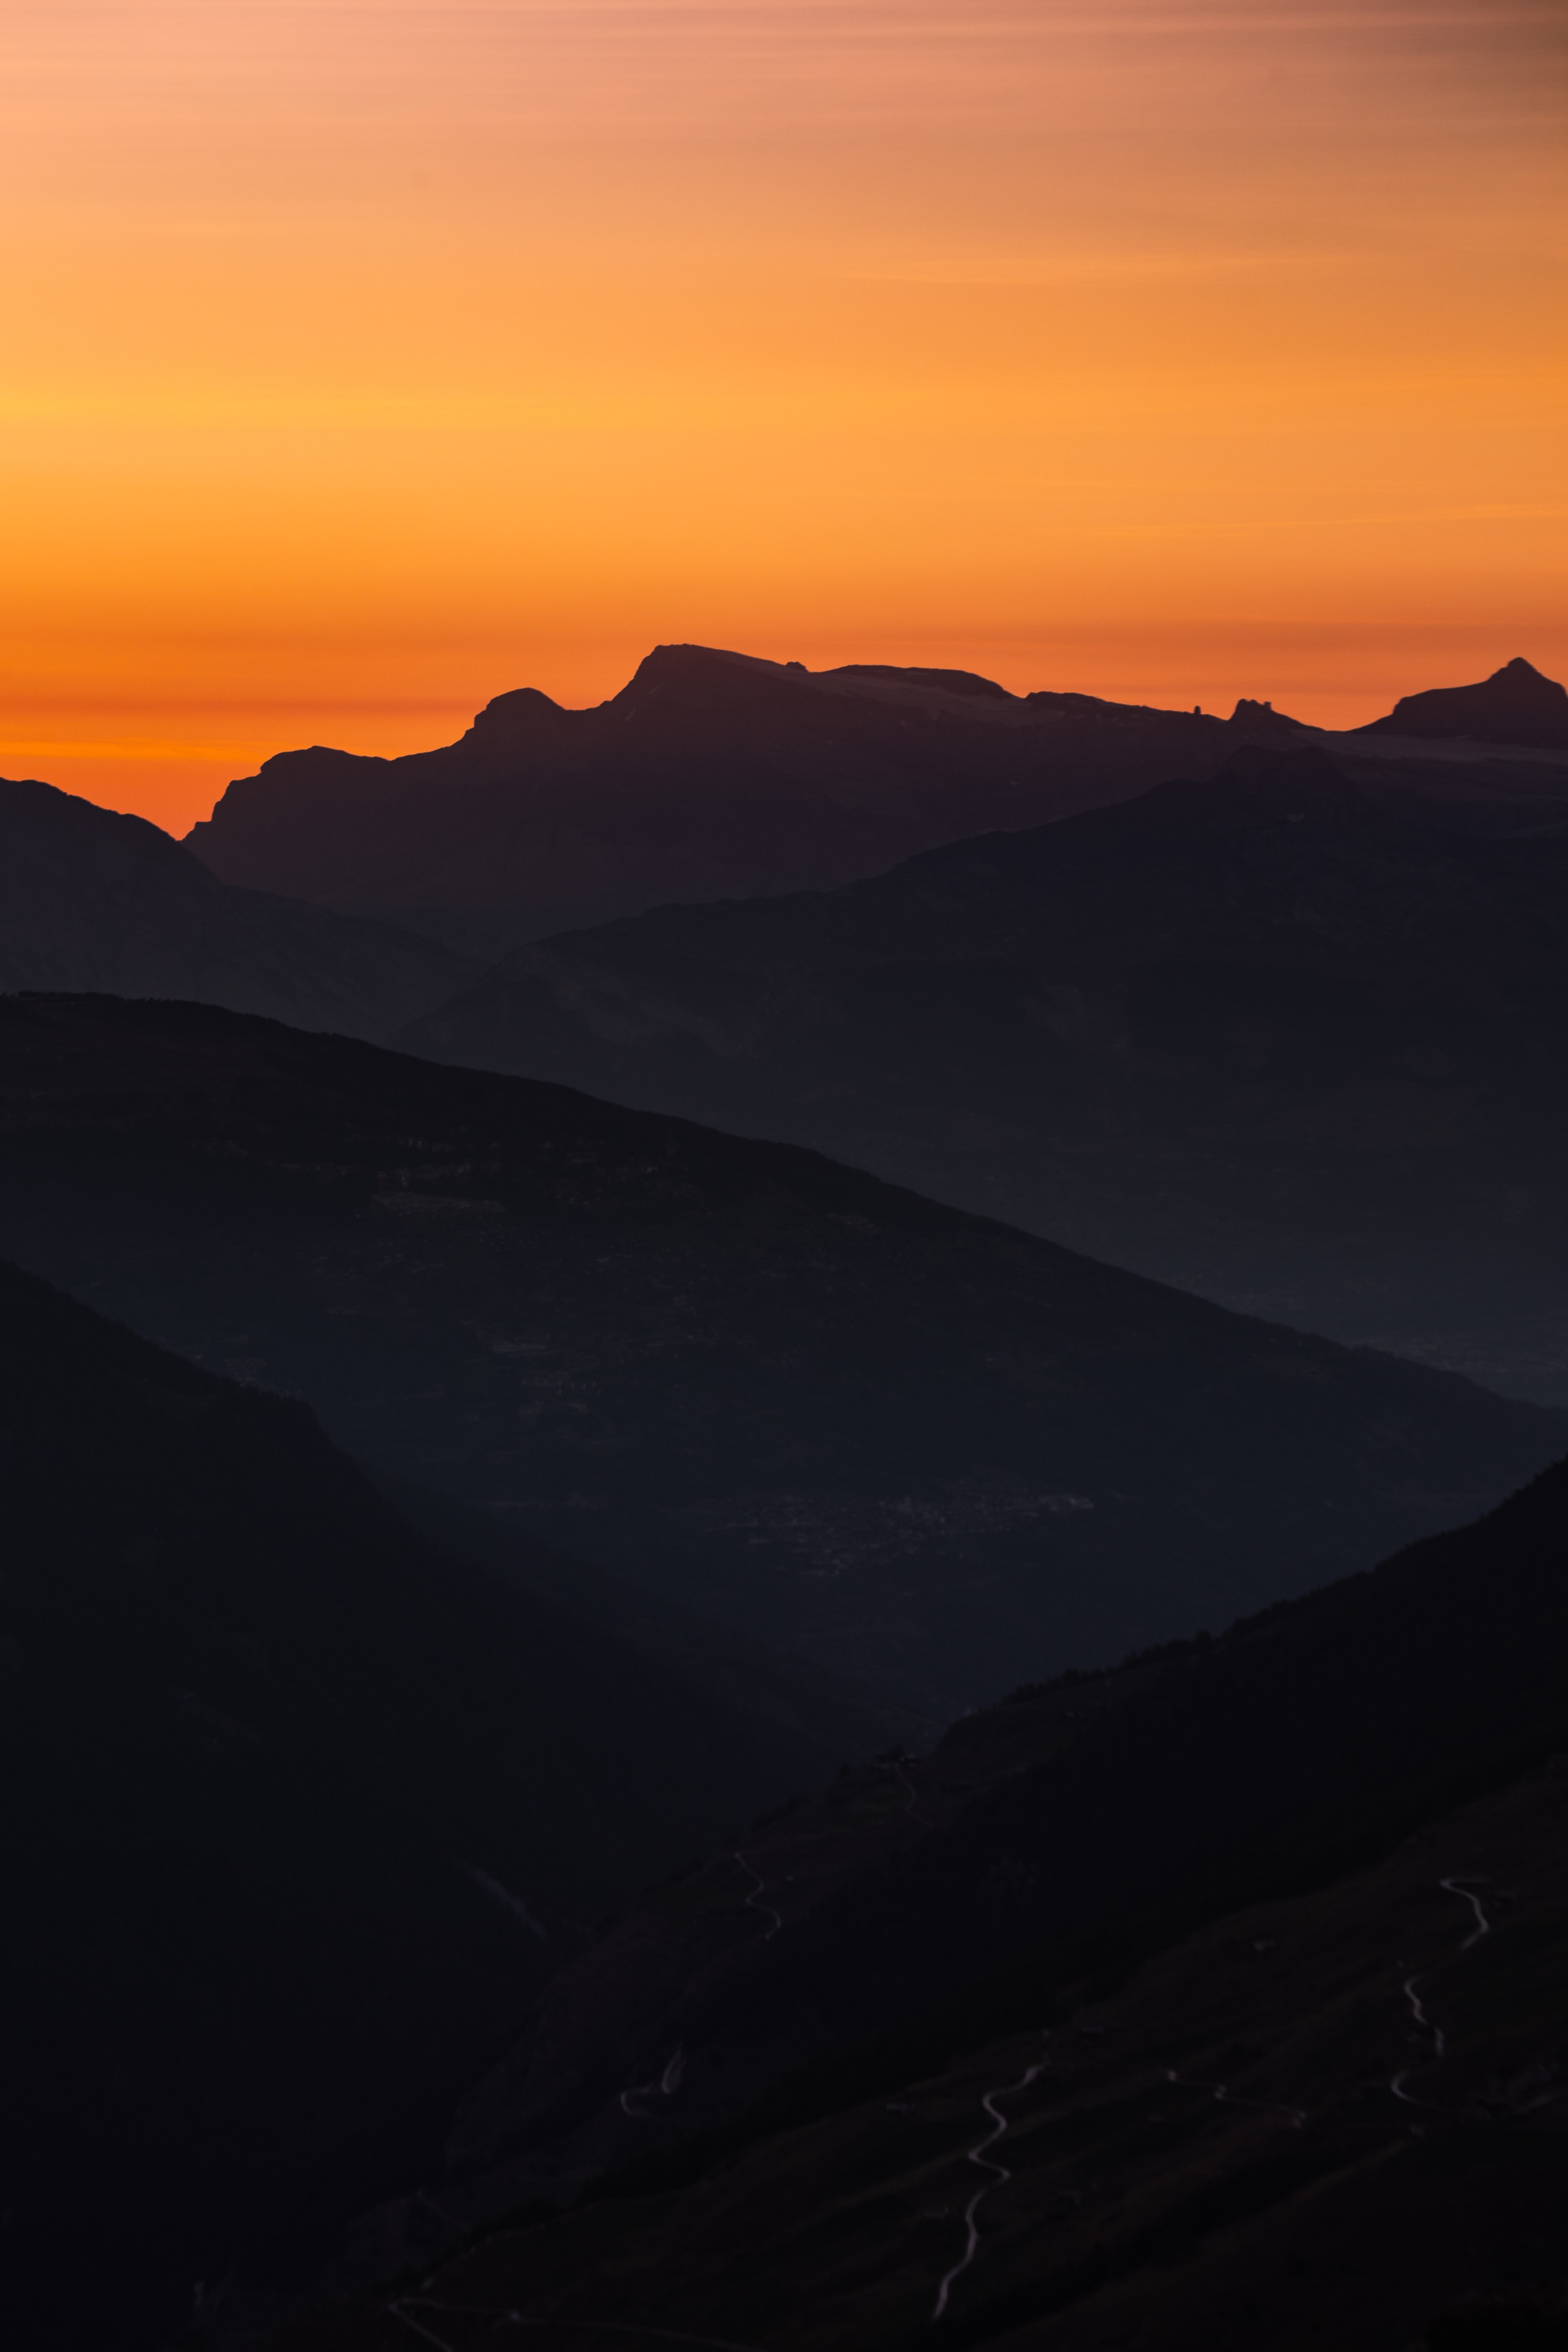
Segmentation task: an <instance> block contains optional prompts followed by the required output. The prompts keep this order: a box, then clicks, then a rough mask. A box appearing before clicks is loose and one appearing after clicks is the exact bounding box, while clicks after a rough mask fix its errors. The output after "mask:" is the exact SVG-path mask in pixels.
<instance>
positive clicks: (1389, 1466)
mask: <svg viewBox="0 0 1568 2352" xmlns="http://www.w3.org/2000/svg"><path fill="white" fill-rule="evenodd" d="M0 1234H4V1236H5V1247H6V1248H7V1249H8V1250H9V1251H10V1252H11V1254H12V1255H13V1256H14V1257H15V1258H16V1260H18V1261H19V1262H20V1263H21V1264H23V1265H26V1266H27V1267H29V1268H30V1269H31V1270H32V1271H34V1272H36V1273H37V1274H40V1275H42V1276H46V1277H47V1279H49V1280H51V1281H54V1282H58V1284H59V1285H60V1286H62V1287H64V1288H66V1289H68V1291H70V1292H71V1293H72V1294H73V1295H74V1296H76V1297H80V1298H82V1299H84V1300H86V1301H87V1302H88V1303H89V1304H90V1305H92V1306H94V1307H98V1308H99V1309H100V1311H103V1312H105V1313H109V1314H111V1315H114V1316H116V1317H118V1318H122V1319H124V1320H125V1321H127V1322H129V1323H130V1324H131V1325H132V1327H133V1328H136V1329H137V1330H139V1331H141V1332H142V1333H143V1334H144V1335H145V1336H147V1337H149V1338H152V1339H156V1340H157V1341H158V1342H159V1343H160V1344H162V1345H164V1346H168V1347H172V1348H174V1349H176V1350H177V1351H179V1352H180V1353H181V1354H183V1355H185V1356H187V1357H189V1358H192V1359H195V1360H198V1361H201V1362H204V1363H205V1364H206V1365H208V1366H209V1367H211V1368H212V1369H214V1370H223V1371H226V1372H227V1373H229V1374H230V1375H232V1376H237V1377H240V1378H243V1379H247V1380H252V1381H258V1382H259V1383H261V1384H262V1385H264V1386H266V1387H268V1388H272V1389H277V1390H281V1391H285V1392H290V1393H296V1394H300V1395H302V1396H303V1397H305V1398H306V1399H307V1400H308V1401H309V1402H310V1405H311V1406H312V1408H313V1409H314V1410H315V1411H316V1412H317V1413H318V1414H319V1416H320V1418H321V1422H322V1423H323V1425H324V1427H325V1428H326V1430H327V1431H328V1433H329V1434H330V1435H331V1437H332V1438H333V1439H334V1440H335V1441H336V1442H337V1443H339V1444H342V1445H344V1446H345V1447H346V1448H347V1449H348V1450H349V1451H350V1452H351V1453H353V1454H354V1455H356V1456H357V1457H358V1458H360V1459H361V1460H363V1461H365V1462H367V1463H369V1464H371V1465H378V1466H379V1467H380V1468H381V1469H382V1470H383V1471H384V1472H387V1473H393V1474H395V1475H402V1476H405V1477H409V1478H413V1479H415V1480H416V1481H417V1482H418V1483H420V1484H421V1485H424V1486H429V1487H432V1488H434V1489H436V1490H437V1491H439V1492H443V1493H446V1494H448V1495H452V1496H458V1497H459V1498H460V1499H462V1500H465V1501H468V1502H469V1503H474V1504H478V1505H480V1506H483V1507H486V1508H487V1509H489V1511H490V1512H491V1513H493V1514H496V1515H498V1516H499V1517H500V1518H501V1519H502V1520H503V1522H504V1523H505V1524H507V1525H509V1526H510V1527H512V1528H517V1529H520V1530H522V1531H524V1532H526V1533H528V1534H531V1535H532V1536H534V1537H536V1538H539V1539H541V1540H543V1541H546V1542H549V1543H552V1544H554V1545H555V1546H557V1547H558V1548H559V1549H563V1550H564V1551H566V1552H567V1553H569V1554H571V1555H573V1556H574V1557H586V1558H587V1559H590V1560H593V1561H596V1562H598V1563H599V1564H600V1565H601V1566H602V1567H605V1568H607V1569H610V1570H616V1571H617V1572H621V1573H624V1574H626V1575H629V1576H631V1577H633V1578H634V1579H636V1580H640V1581H643V1582H645V1583H647V1584H650V1585H652V1586H654V1587H655V1588H657V1589H658V1591H661V1592H663V1593H664V1594H666V1595H667V1596H668V1597H669V1598H670V1599H672V1600H674V1601H678V1602H679V1603H681V1604H683V1605H686V1606H689V1607H693V1608H695V1609H697V1610H698V1611H699V1612H701V1613H704V1614H707V1615H710V1616H713V1617H715V1618H717V1619H718V1620H719V1621H720V1622H723V1623H727V1624H730V1625H731V1626H733V1627H735V1628H736V1629H738V1630H739V1631H741V1632H742V1633H746V1634H748V1635H750V1636H752V1637H753V1638H755V1639H758V1640H762V1641H763V1642H765V1643H770V1644H772V1645H773V1647H775V1648H781V1649H784V1650H789V1651H799V1652H802V1653H804V1654H805V1655H806V1656H807V1657H809V1658H812V1659H814V1660H816V1662H818V1663H819V1664H821V1665H823V1666H825V1667H826V1668H828V1669H830V1670H831V1671H833V1672H835V1673H837V1674H840V1675H847V1676H849V1677H850V1678H852V1679H856V1680H859V1681H862V1682H864V1683H865V1684H867V1685H870V1686H872V1687H874V1688H877V1689H879V1690H880V1692H881V1693H882V1694H883V1695H884V1696H885V1698H886V1700H887V1701H888V1702H889V1703H893V1704H898V1705H901V1706H914V1707H916V1708H918V1709H921V1710H923V1711H924V1713H925V1714H926V1715H928V1716H929V1717H931V1718H933V1719H935V1720H940V1719H941V1718H942V1717H944V1716H950V1715H952V1713H955V1712H956V1711H957V1710H958V1709H959V1708H961V1707H963V1706H970V1705H973V1704H974V1703H975V1702H977V1701H981V1700H984V1699H988V1698H991V1697H994V1696H995V1694H996V1693H997V1691H998V1690H1000V1689H1002V1688H1004V1687H1005V1685H1007V1684H1008V1683H1009V1682H1010V1681H1012V1680H1015V1679H1016V1676H1017V1675H1018V1674H1019V1673H1020V1672H1027V1673H1031V1674H1038V1675H1045V1674H1049V1673H1051V1672H1054V1671H1057V1670H1058V1669H1059V1668H1061V1667H1063V1666H1066V1665H1070V1664H1090V1663H1096V1662H1100V1661H1103V1660H1104V1659H1106V1658H1108V1657H1115V1656H1118V1655H1120V1654H1121V1653H1122V1652H1123V1651H1125V1650H1126V1649H1128V1648H1130V1647H1132V1646H1135V1645H1138V1644H1141V1643H1147V1642H1150V1641H1154V1640H1159V1639H1162V1638H1165V1637H1167V1636H1170V1635H1172V1634H1175V1633H1181V1632H1184V1631H1190V1630H1191V1629H1192V1627H1193V1626H1194V1624H1199V1623H1206V1624H1209V1625H1213V1626H1217V1625H1220V1624H1223V1623H1225V1622H1228V1621H1229V1620H1230V1619H1231V1618H1232V1617H1234V1616H1236V1615H1237V1613H1238V1612H1241V1611H1243V1610H1245V1609H1247V1608H1251V1607H1256V1606H1258V1604H1260V1603H1261V1602H1263V1601H1269V1600H1274V1599H1278V1598H1280V1597H1282V1596H1284V1595H1285V1594H1287V1593H1289V1592H1293V1591H1302V1590H1304V1589H1306V1588H1307V1587H1310V1586H1311V1585H1313V1584H1317V1583H1321V1582H1323V1581H1324V1580H1327V1579H1328V1578H1330V1577H1331V1576H1334V1575H1336V1574H1341V1573H1343V1572H1345V1571H1346V1570H1350V1569H1353V1568H1357V1567H1363V1566H1370V1565H1371V1563H1372V1562H1373V1560H1374V1559H1377V1558H1378V1557H1379V1555H1380V1554H1381V1553H1383V1552H1384V1551H1386V1550H1387V1549H1389V1548H1390V1547H1391V1546H1392V1545H1394V1544H1395V1543H1398V1542H1399V1541H1401V1540H1403V1539H1406V1538H1410V1537H1412V1536H1415V1535H1417V1534H1420V1533H1424V1532H1426V1531H1427V1530H1429V1529H1433V1528H1439V1527H1442V1526H1445V1525H1449V1524H1452V1523H1453V1522H1454V1521H1455V1520H1457V1519H1460V1518H1463V1517H1466V1516H1468V1515H1469V1514H1470V1513H1472V1512H1473V1511H1474V1510H1476V1509H1477V1508H1479V1507H1482V1506H1483V1505H1484V1504H1486V1503H1487V1502H1489V1501H1490V1500H1494V1499H1496V1498H1497V1497H1498V1496H1500V1495H1502V1494H1504V1493H1506V1492H1507V1491H1508V1490H1509V1489H1510V1487H1512V1486H1516V1485H1517V1484H1518V1483H1519V1482H1520V1480H1521V1478H1523V1477H1526V1476H1528V1475H1531V1473H1532V1472H1533V1471H1535V1470H1536V1469H1538V1468H1539V1467H1540V1466H1541V1465H1542V1463H1543V1462H1545V1461H1546V1460H1548V1459H1549V1458H1550V1457H1551V1456H1552V1454H1554V1453H1555V1452H1557V1451H1558V1450H1560V1448H1561V1446H1562V1444H1563V1433H1564V1430H1565V1429H1568V1421H1565V1420H1564V1416H1563V1414H1562V1413H1560V1412H1551V1411H1547V1410H1544V1409H1542V1408H1541V1407H1538V1406H1535V1405H1531V1404H1523V1403H1514V1402H1508V1401H1506V1400H1504V1399H1502V1398H1500V1397H1497V1396H1493V1395H1491V1394H1489V1392H1488V1391H1485V1390H1483V1389H1479V1388H1476V1387H1472V1386H1471V1385H1470V1384H1469V1383H1468V1382H1467V1381H1462V1380H1458V1379H1455V1378H1454V1377H1452V1376H1451V1375H1448V1374H1444V1373H1436V1372H1431V1371H1428V1370H1424V1369H1423V1368H1421V1367H1419V1366H1415V1365H1409V1364H1405V1363H1401V1362H1399V1361H1398V1360H1396V1359H1394V1358H1393V1357H1390V1356H1383V1355H1377V1354H1373V1353H1370V1352H1366V1351H1354V1350H1347V1349H1341V1348H1337V1347H1334V1346H1333V1345H1331V1343H1330V1342H1328V1341H1326V1340H1322V1339H1316V1338H1311V1337H1309V1336H1306V1335H1304V1334H1300V1333H1298V1332H1294V1331H1289V1330H1286V1329H1284V1328H1280V1327H1279V1326H1278V1325H1272V1324H1267V1323H1262V1322H1258V1321H1254V1320H1249V1319H1247V1318H1243V1317H1239V1316H1236V1315H1232V1314H1228V1313H1226V1311H1224V1310H1223V1309H1222V1308H1220V1307H1214V1306H1211V1305H1209V1304H1208V1303H1206V1302H1205V1301H1204V1300H1201V1299H1198V1298H1194V1297H1189V1296H1187V1295H1185V1294H1184V1293H1182V1292H1180V1291H1176V1290H1173V1289H1168V1288H1164V1287H1162V1286H1160V1285H1159V1284H1157V1283H1152V1282H1149V1281H1146V1280H1143V1279H1142V1278H1140V1277H1139V1276H1135V1275H1129V1274H1123V1273H1121V1272H1119V1271H1117V1270H1116V1269H1114V1268H1112V1267H1110V1266H1106V1265H1097V1264H1095V1263H1094V1262H1093V1261H1092V1260H1090V1259H1088V1258H1084V1257H1079V1256H1077V1255H1074V1254H1073V1253H1071V1252H1070V1251H1068V1250H1065V1249H1062V1248H1060V1247H1058V1246H1056V1245H1054V1244H1051V1243H1048V1242H1046V1241H1043V1240H1039V1239H1036V1238H1033V1237H1031V1236H1029V1235H1026V1234H1020V1233H1017V1232H1016V1231H1013V1230H1011V1229H1009V1228H1008V1227H1006V1226H1004V1225H1000V1224H995V1223H991V1222H989V1221H987V1220H985V1219H984V1218H977V1217H973V1216H969V1215H965V1214H963V1213H961V1212H959V1211H956V1210H953V1209H948V1208H943V1207H940V1206H938V1205H937V1204H936V1203H934V1202H929V1201H925V1200H921V1198H919V1197H918V1196H917V1195H915V1194H913V1193H910V1192H904V1191H901V1190H900V1189H899V1188H898V1187H896V1186H892V1185H889V1184H885V1183H881V1182H879V1181H877V1180H876V1179H875V1178H873V1177H870V1176H868V1175H863V1174H860V1173H858V1172H857V1171H853V1170H850V1169H847V1168H843V1167H839V1166H837V1165H835V1164H834V1163H833V1162H832V1161H830V1160H823V1159H821V1158H819V1157H817V1156H816V1154H815V1153H812V1152H807V1151H801V1150H795V1149H792V1148H789V1147H787V1146H784V1145H780V1144H771V1143H761V1142H748V1141H743V1140H742V1139H737V1138H734V1137H730V1136H725V1135H721V1134H718V1133H715V1132H713V1131H712V1130H710V1129H703V1128H700V1127H695V1126H690V1125H688V1124H686V1123H685V1122H683V1121H680V1120H678V1119H672V1118H662V1117H656V1116H652V1115H649V1114H647V1113H641V1112H636V1111H629V1110H621V1109H616V1108H612V1107H611V1106H609V1105H607V1104H605V1103H602V1102H596V1101H594V1100H592V1099H591V1098H590V1097H587V1096H584V1095H580V1094H576V1093H574V1092H572V1091H571V1090H570V1089H568V1088H564V1087H552V1086H545V1085H541V1084H537V1083H532V1082H530V1081H527V1080H523V1079H520V1078H509V1077H500V1076H491V1075H489V1074H488V1073H483V1072H477V1071H468V1070H459V1069H450V1068H445V1067H442V1066H439V1065H437V1064H435V1063H432V1062H428V1061H420V1060H416V1059H414V1058H412V1057H410V1056H407V1055H395V1054H390V1053H386V1052H384V1051H381V1050H378V1049H377V1048H375V1047H373V1046H370V1045H360V1044H355V1043H352V1042H350V1041H348V1040H345V1039H342V1038H333V1037H318V1036H310V1035H307V1034H304V1033H303V1032H301V1031H299V1030H291V1029H286V1028H283V1027H281V1026H280V1025H279V1024H272V1023H268V1022H263V1021H257V1020H252V1019H247V1018H245V1017H243V1016H241V1015H238V1014H235V1013H225V1012H220V1011H218V1010H216V1009H214V1008H211V1007H204V1006H197V1005H157V1004H128V1003H124V1002H123V1001H121V1000H117V999H114V998H108V997H101V998H41V997H19V998H18V997H13V998H9V999H0Z"/></svg>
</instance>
